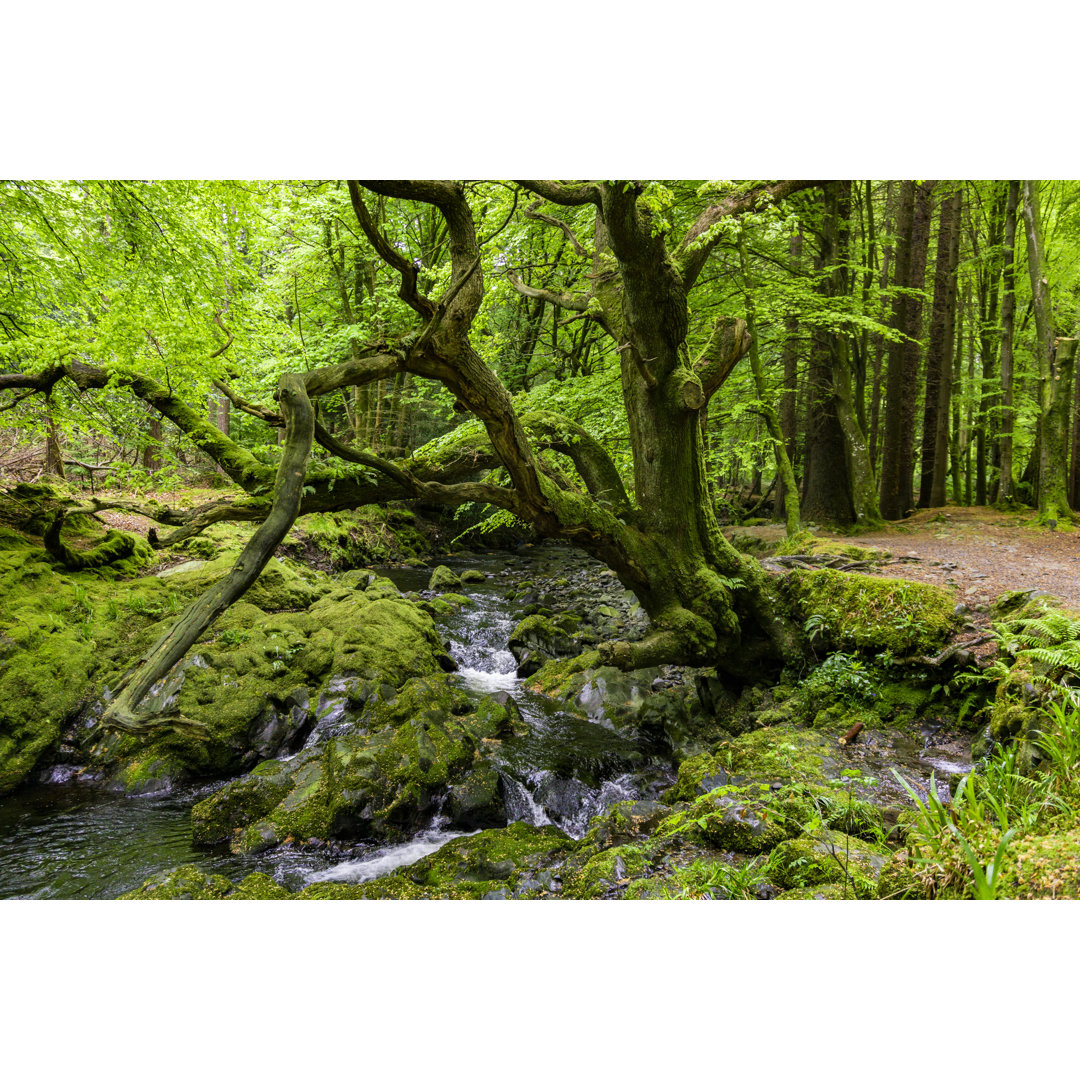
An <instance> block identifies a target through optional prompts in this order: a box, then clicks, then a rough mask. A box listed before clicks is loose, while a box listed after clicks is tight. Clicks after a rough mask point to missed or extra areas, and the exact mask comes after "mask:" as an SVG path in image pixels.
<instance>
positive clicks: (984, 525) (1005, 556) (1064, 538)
mask: <svg viewBox="0 0 1080 1080" xmlns="http://www.w3.org/2000/svg"><path fill="white" fill-rule="evenodd" d="M1031 520H1032V518H1031V517H1025V516H1021V515H1017V514H1008V513H1001V512H1000V511H996V510H993V509H991V508H989V507H983V506H953V507H949V508H948V509H945V510H942V509H930V510H919V511H916V512H915V513H914V514H912V515H911V517H909V518H908V519H907V520H906V521H905V522H904V523H903V524H898V525H887V526H886V527H885V528H884V529H882V530H879V531H875V532H872V533H863V534H861V535H860V536H858V537H849V538H848V542H849V543H852V544H856V545H858V546H860V547H880V548H885V549H886V550H888V551H890V552H892V556H893V558H892V560H891V561H890V562H889V563H888V564H886V565H885V566H883V567H882V568H881V571H880V572H881V573H882V574H884V575H886V576H889V577H898V578H906V579H908V580H909V581H924V582H929V583H931V584H934V585H945V586H953V587H955V589H956V594H957V600H958V601H959V602H961V603H964V604H966V605H967V606H968V607H979V606H982V605H986V604H989V603H991V602H992V601H993V600H994V598H995V597H997V596H999V595H1001V593H1004V592H1009V591H1011V590H1013V589H1032V590H1034V591H1037V592H1048V593H1052V594H1053V595H1055V596H1059V597H1061V599H1062V600H1063V601H1064V603H1065V604H1066V606H1068V607H1072V608H1080V532H1078V531H1075V530H1074V531H1071V532H1062V531H1054V532H1051V531H1048V530H1047V529H1041V528H1034V527H1032V526H1031V525H1030V524H1029V522H1030V521H1031Z"/></svg>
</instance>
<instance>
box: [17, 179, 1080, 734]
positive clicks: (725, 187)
mask: <svg viewBox="0 0 1080 1080" xmlns="http://www.w3.org/2000/svg"><path fill="white" fill-rule="evenodd" d="M1078 196H1080V188H1078V187H1077V185H1076V184H1074V183H1067V182H1047V183H1042V184H1039V183H1037V182H1034V181H1024V182H1020V181H921V182H916V181H895V182H871V181H791V180H787V181H770V180H756V181H739V182H734V181H732V182H700V181H671V182H660V181H648V182H646V181H595V182H586V181H515V182H494V181H491V182H489V181H465V182H458V181H412V180H409V181H325V182H318V181H312V182H281V183H270V182H258V183H226V182H158V181H154V182H134V181H123V182H121V181H109V182H96V181H65V182H5V183H4V184H3V185H2V186H0V200H2V209H3V213H2V214H0V259H2V262H3V269H4V281H3V285H2V286H0V288H2V290H3V294H2V296H0V330H2V339H0V398H2V400H0V423H3V424H5V425H6V426H7V428H8V431H9V433H10V434H9V436H8V438H9V449H10V448H13V447H18V446H21V445H25V444H26V443H27V442H33V441H34V440H35V439H36V440H38V441H39V442H44V443H45V444H46V447H47V454H46V459H45V461H44V466H43V467H44V468H45V469H46V470H47V471H50V472H60V473H62V472H63V470H64V468H65V461H67V462H68V463H69V464H70V463H72V462H74V463H75V464H76V465H80V464H81V465H83V466H84V467H85V468H88V469H89V471H90V472H91V474H93V471H94V468H103V467H105V466H108V467H109V468H110V469H112V470H113V471H114V473H115V474H116V475H117V476H119V477H121V478H129V479H130V480H131V481H132V483H131V484H129V485H128V486H129V494H128V496H127V497H124V498H114V497H108V498H106V497H99V496H98V495H96V494H94V493H91V496H90V497H89V498H88V499H87V500H86V502H85V505H84V506H82V507H80V508H78V509H77V510H76V511H73V512H80V511H85V512H95V511H101V510H104V509H109V508H122V509H125V510H128V511H133V512H136V513H140V514H144V515H146V516H147V517H149V518H151V519H152V520H153V521H154V522H155V530H154V531H152V532H151V542H152V543H154V544H155V545H157V546H161V547H168V546H171V545H175V544H177V543H180V542H181V541H183V540H185V539H187V538H188V537H190V536H192V535H194V534H196V533H198V532H199V531H200V530H201V529H203V528H205V527H206V526H207V525H209V524H211V523H213V522H215V521H221V520H228V519H237V520H249V521H258V522H261V525H260V528H259V530H258V531H257V533H256V535H255V537H254V538H253V539H252V541H251V543H250V544H249V546H248V548H247V550H246V551H245V553H244V555H243V556H242V557H241V559H240V560H239V561H238V563H237V566H236V568H235V570H234V572H233V574H232V575H231V576H230V577H229V578H228V579H226V580H225V581H224V582H222V583H221V584H220V585H219V586H218V587H215V589H214V590H212V591H211V593H210V594H207V596H206V597H204V598H202V599H201V600H200V601H198V602H196V603H195V604H193V605H192V607H191V608H190V609H189V610H188V612H186V613H185V614H184V616H183V617H182V618H181V619H180V620H178V621H177V622H176V623H175V624H174V625H173V626H172V627H171V628H170V629H169V631H168V632H167V633H166V634H165V635H163V638H162V640H161V641H160V642H159V644H158V646H157V647H156V648H155V649H154V650H152V651H151V653H150V654H148V656H147V658H146V660H145V662H144V664H143V665H142V667H141V668H140V670H139V672H138V673H137V674H136V675H135V676H134V677H133V678H132V679H131V680H130V681H129V682H128V684H127V685H126V687H125V688H124V691H123V693H122V694H121V695H120V696H119V697H118V698H117V699H116V700H115V701H114V703H113V704H112V706H111V707H110V710H109V716H108V719H109V721H110V722H113V723H117V724H119V725H121V726H127V727H133V728H137V727H139V726H140V725H141V724H143V723H144V722H145V718H143V717H140V716H139V714H138V706H139V703H140V700H141V698H142V696H143V695H144V694H145V691H146V689H147V688H148V687H149V686H150V685H151V684H152V683H153V682H154V681H155V680H156V679H157V678H159V677H160V675H161V674H162V673H164V671H166V670H168V668H169V667H170V666H171V665H172V664H174V663H175V662H176V660H177V659H179V658H180V656H182V655H183V653H184V651H185V650H186V649H187V648H188V647H189V646H190V645H191V643H192V642H193V641H194V640H196V638H197V637H198V635H199V634H200V633H201V632H203V630H205V628H206V626H208V625H209V623H210V622H211V621H212V620H213V619H214V618H215V617H216V615H217V614H218V613H220V611H222V610H224V608H225V607H227V606H228V604H229V603H231V602H232V601H233V600H235V599H236V598H237V597H238V596H239V595H241V594H242V592H243V590H244V589H245V588H246V587H247V586H248V585H249V584H250V582H251V581H253V580H254V578H255V577H257V576H258V573H259V572H260V570H261V569H262V567H263V566H264V565H265V562H266V560H268V559H269V558H270V556H271V554H272V553H273V551H274V549H275V548H276V546H277V544H278V543H279V541H280V540H281V539H282V537H283V536H284V535H285V534H286V533H287V532H288V530H289V528H290V527H291V526H292V524H293V522H294V520H295V519H296V517H297V516H298V515H302V514H306V513H309V512H313V511H319V510H327V509H344V508H350V507H358V506H362V505H365V504H370V503H378V502H387V501H392V500H396V499H413V500H420V501H422V502H424V503H427V504H434V505H442V506H450V507H460V506H464V505H484V506H487V507H489V508H491V511H490V512H493V513H494V514H495V515H497V516H496V517H494V518H493V519H492V520H495V521H498V520H511V519H513V520H517V521H520V522H524V523H527V524H528V525H529V526H531V527H532V528H533V529H535V530H536V532H537V533H538V534H540V535H541V536H546V537H554V538H559V539H563V540H567V541H569V542H571V543H573V544H575V545H577V546H579V547H582V548H584V549H585V550H587V551H589V552H590V553H591V554H593V555H594V556H596V557H597V558H598V559H600V560H602V561H604V562H605V563H607V564H608V565H609V566H610V567H611V568H612V569H614V570H615V571H616V573H617V574H618V575H619V577H620V579H621V580H622V581H623V583H624V584H625V585H626V586H627V587H628V588H630V589H632V590H633V591H634V592H635V593H636V594H637V596H638V597H639V599H640V601H641V603H642V606H643V607H644V608H645V610H646V611H647V612H648V614H649V615H650V617H651V619H652V625H653V633H652V634H651V636H650V637H648V638H647V639H646V640H645V641H642V642H636V643H626V642H616V643H612V644H609V645H607V646H605V658H606V659H607V660H608V661H609V662H611V663H615V664H617V665H618V666H621V667H625V668H632V667H638V666H644V665H647V664H653V663H659V662H683V663H698V664H702V663H709V664H716V665H717V666H718V668H719V669H721V670H722V671H725V672H726V673H727V674H728V676H729V677H730V678H733V679H738V678H743V677H748V675H749V674H750V673H752V672H754V671H756V670H759V669H760V668H761V666H762V665H766V666H767V665H770V664H778V663H781V662H783V660H784V659H785V658H788V657H790V656H791V655H792V653H793V652H797V651H798V649H799V648H800V645H799V639H798V636H797V634H795V632H794V628H793V627H792V626H791V625H790V624H789V621H788V617H787V616H786V615H785V613H784V610H785V609H784V605H783V603H782V598H781V597H779V596H778V595H777V594H776V592H775V589H774V587H773V586H772V585H771V584H770V582H769V581H768V579H767V578H766V576H765V575H764V573H763V572H762V570H761V569H760V567H759V566H758V565H757V564H756V562H755V561H754V560H752V559H749V558H747V557H745V556H743V555H741V554H739V553H738V552H737V551H736V550H735V549H734V548H733V547H732V546H731V544H730V543H729V542H728V540H726V539H725V537H724V535H723V533H722V532H721V529H720V520H721V519H722V518H724V517H725V516H727V517H730V516H734V518H735V519H739V518H740V517H741V516H742V515H745V514H746V513H748V512H750V510H751V509H752V508H753V507H755V504H756V506H757V507H758V508H760V507H761V506H762V505H765V504H766V500H767V499H768V498H769V497H770V493H771V498H772V505H773V507H774V511H775V512H776V513H777V515H778V516H782V517H783V519H784V520H785V521H786V523H787V527H788V530H789V532H791V533H794V532H797V531H798V530H799V529H800V528H801V527H802V525H803V523H804V522H806V521H823V522H828V523H830V524H834V525H835V524H839V525H852V526H854V525H857V524H858V523H872V522H879V521H880V520H881V518H882V516H888V517H893V518H896V517H899V516H902V515H903V514H904V513H905V512H906V511H908V510H910V509H911V508H912V507H913V506H914V505H915V501H916V497H918V498H919V500H920V503H922V501H923V499H926V498H929V497H930V495H929V493H930V492H931V491H935V492H936V496H937V498H938V500H939V501H940V500H941V499H942V497H943V495H944V494H945V488H946V478H948V480H949V487H950V489H951V490H950V491H949V492H948V493H949V494H950V495H951V497H952V498H953V500H954V501H957V502H959V501H969V502H971V501H977V502H986V501H988V500H992V499H997V498H1003V499H1010V498H1015V497H1016V496H1017V494H1019V495H1020V496H1022V497H1027V498H1028V499H1030V500H1031V501H1032V502H1037V503H1038V505H1039V506H1040V510H1041V511H1042V512H1043V519H1044V520H1045V521H1047V522H1048V523H1051V527H1068V525H1069V522H1070V520H1071V517H1072V509H1073V508H1075V507H1076V505H1077V502H1078V495H1080V474H1078V470H1077V456H1078V455H1077V446H1078V444H1080V438H1078V431H1080V425H1078V424H1077V420H1076V410H1075V400H1076V393H1075V390H1074V380H1075V365H1074V362H1073V359H1072V358H1073V356H1074V351H1075V335H1076V318H1077V310H1078V306H1077V299H1078V295H1080V294H1078V288H1080V198H1078ZM1010 239H1011V241H1012V246H1011V247H1010V244H1009V242H1008V241H1009V240H1010ZM932 241H933V242H932ZM744 357H746V358H747V361H746V363H745V364H744V363H740V361H741V360H742V359H743V358H744ZM919 418H922V423H921V424H919V423H918V420H919ZM917 434H918V435H921V439H919V440H918V442H917ZM76 454H77V455H78V456H76ZM192 455H194V456H195V457H199V456H200V455H205V456H204V457H203V458H202V460H204V461H205V462H206V464H207V466H212V467H213V468H216V469H217V470H219V471H220V473H221V474H222V475H223V476H225V477H227V478H228V481H229V482H230V483H231V490H230V491H228V492H225V493H223V494H222V496H221V497H220V498H217V499H214V500H212V501H211V502H208V503H205V504H204V505H202V506H199V507H197V508H195V509H194V510H190V511H178V510H175V509H172V508H170V507H168V506H165V505H164V504H162V503H157V502H152V501H150V500H147V499H140V498H138V496H137V487H138V485H137V484H136V483H135V482H134V480H135V478H136V477H145V476H146V475H147V474H152V475H153V476H154V477H155V478H156V480H157V481H158V482H159V483H160V482H161V481H162V480H163V479H164V478H165V477H167V475H168V472H169V470H170V469H171V468H173V467H175V466H177V465H178V463H180V462H182V461H190V460H192ZM1013 462H1015V463H1016V466H1017V474H1016V475H1014V469H1013V464H1012V463H1013ZM1024 462H1028V463H1029V464H1028V466H1027V468H1026V469H1024V470H1023V471H1022V472H1019V467H1020V466H1021V465H1022V463H1024ZM1003 463H1005V464H1003ZM916 465H918V467H919V469H920V470H921V475H923V476H924V478H925V485H926V492H927V494H925V495H924V494H922V493H921V492H917V491H916V490H915V486H914V476H915V469H916ZM0 467H3V460H2V459H0ZM770 479H771V481H772V482H771V484H770V483H769V481H770ZM132 495H134V497H132ZM62 527H63V518H62V516H60V517H59V518H58V520H57V521H56V522H55V529H54V533H55V538H56V542H57V543H59V542H60V541H59V537H60V532H61V529H62Z"/></svg>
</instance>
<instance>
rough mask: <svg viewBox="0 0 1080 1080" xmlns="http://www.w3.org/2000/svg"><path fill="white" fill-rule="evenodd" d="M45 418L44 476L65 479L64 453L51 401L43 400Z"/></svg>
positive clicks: (49, 399) (48, 399)
mask: <svg viewBox="0 0 1080 1080" xmlns="http://www.w3.org/2000/svg"><path fill="white" fill-rule="evenodd" d="M45 408H46V411H47V418H46V421H45V424H46V429H45V475H46V476H57V477H59V478H60V479H61V480H64V479H66V475H65V473H64V451H63V449H62V448H61V446H60V428H59V426H58V425H57V423H56V418H55V417H54V416H53V409H52V399H51V398H49V397H47V398H46V399H45Z"/></svg>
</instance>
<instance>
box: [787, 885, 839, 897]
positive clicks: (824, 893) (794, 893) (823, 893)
mask: <svg viewBox="0 0 1080 1080" xmlns="http://www.w3.org/2000/svg"><path fill="white" fill-rule="evenodd" d="M851 898H852V897H851V889H850V888H849V889H847V890H846V891H845V889H844V887H843V886H842V885H835V884H833V885H809V886H807V887H806V888H803V889H790V890H788V891H787V892H782V893H781V894H780V895H779V896H778V897H777V900H845V899H846V900H850V899H851Z"/></svg>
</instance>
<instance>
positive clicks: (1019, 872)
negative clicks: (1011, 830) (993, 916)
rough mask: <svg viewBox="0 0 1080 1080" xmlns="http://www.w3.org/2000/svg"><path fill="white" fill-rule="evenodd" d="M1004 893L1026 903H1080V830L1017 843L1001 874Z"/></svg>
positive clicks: (1026, 838) (1022, 840) (1074, 829)
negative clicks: (1074, 901)
mask: <svg viewBox="0 0 1080 1080" xmlns="http://www.w3.org/2000/svg"><path fill="white" fill-rule="evenodd" d="M1002 891H1003V894H1004V895H1005V896H1009V897H1016V898H1018V899H1024V900H1076V899H1080V828H1076V827H1073V828H1071V829H1067V830H1065V831H1062V832H1056V833H1052V834H1050V835H1048V836H1025V837H1023V838H1021V839H1020V840H1017V841H1016V842H1015V843H1014V844H1013V845H1012V847H1011V848H1010V849H1009V852H1008V855H1007V859H1006V864H1005V866H1004V868H1003V870H1002Z"/></svg>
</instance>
